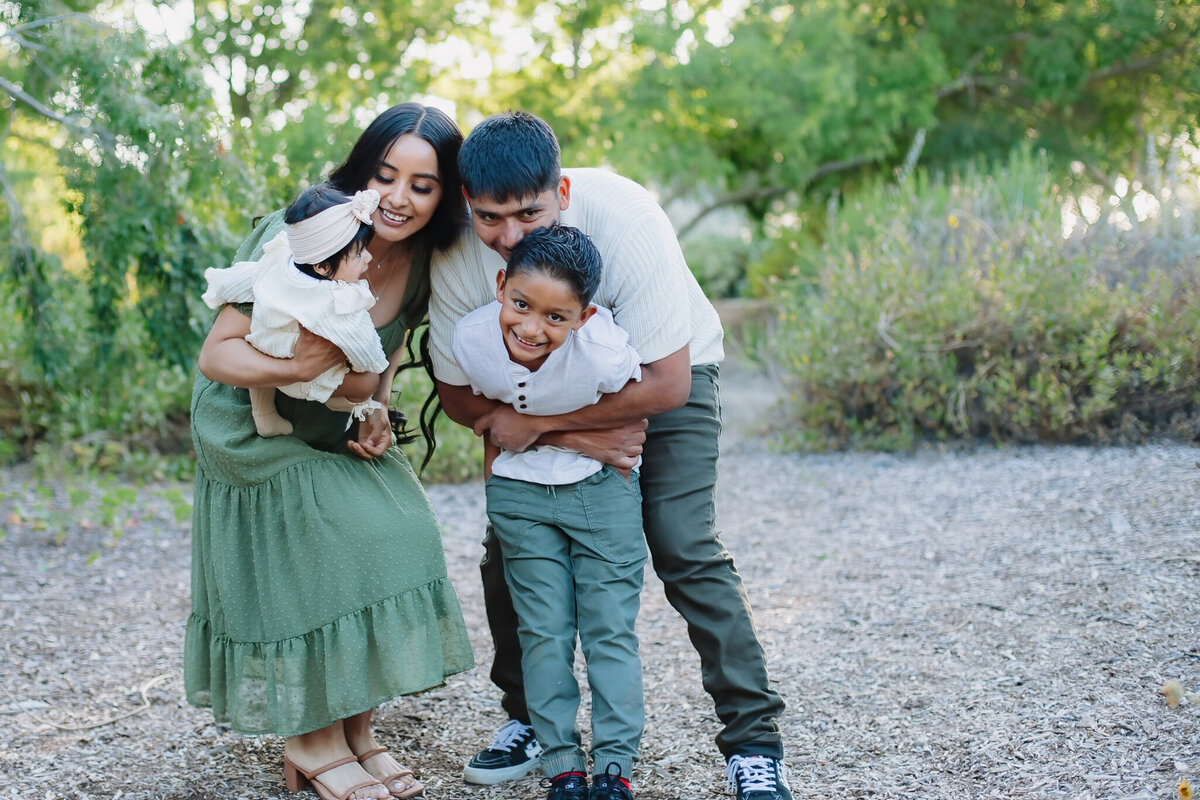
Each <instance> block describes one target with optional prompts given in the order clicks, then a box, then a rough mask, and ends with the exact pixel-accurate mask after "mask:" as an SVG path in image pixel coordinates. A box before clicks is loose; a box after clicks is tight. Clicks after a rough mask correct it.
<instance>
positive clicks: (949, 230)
mask: <svg viewBox="0 0 1200 800" xmlns="http://www.w3.org/2000/svg"><path fill="white" fill-rule="evenodd" d="M1198 37H1200V6H1198V5H1197V4H1195V3H1193V2H1190V0H1065V1H1064V2H1050V1H1043V0H974V1H973V2H963V0H898V1H894V2H866V1H864V2H851V1H850V0H811V1H810V0H797V1H796V2H778V1H777V0H776V1H772V0H763V1H761V2H755V1H753V0H721V1H720V2H717V1H716V0H677V2H670V3H668V2H665V0H634V1H633V2H593V1H592V0H505V2H484V1H483V0H462V2H458V3H441V2H428V0H394V1H393V2H389V3H380V4H370V5H360V4H353V5H352V4H346V3H343V2H341V1H340V0H332V1H331V0H255V1H254V2H243V1H242V0H223V2H210V3H205V2H178V3H156V2H151V1H150V0H138V1H137V2H124V1H122V0H116V1H115V2H105V3H92V2H43V1H42V0H34V1H32V2H22V3H13V2H0V88H2V89H3V91H2V92H0V105H2V112H3V126H4V127H3V137H2V138H0V154H2V156H0V197H2V202H0V229H2V230H3V233H4V237H5V238H6V239H7V241H9V243H10V244H9V247H8V248H7V250H6V252H5V255H4V258H5V259H6V262H7V263H5V264H4V269H3V272H2V274H0V323H2V324H3V329H4V336H2V337H0V463H12V462H15V461H18V460H32V461H33V462H34V464H35V465H38V466H39V468H42V469H46V470H49V471H61V470H63V469H80V470H93V469H95V470H101V471H116V472H123V473H126V474H133V475H139V476H164V475H165V476H168V477H184V476H186V475H187V473H188V470H189V469H190V467H189V459H188V448H189V447H190V439H189V437H188V433H187V401H188V396H189V392H190V386H191V382H192V377H193V374H194V357H195V353H196V352H197V350H198V347H199V343H200V341H201V339H202V337H203V335H204V332H205V330H206V328H207V326H208V324H209V321H210V319H211V314H210V312H208V310H207V309H205V308H204V307H203V305H202V304H201V303H200V300H199V296H200V292H201V289H202V282H203V278H202V274H203V271H204V269H205V268H207V267H209V266H223V265H225V264H227V263H228V261H229V258H230V256H231V254H232V252H233V250H234V248H235V246H236V244H237V242H238V241H239V240H240V239H241V238H242V237H243V236H244V235H245V234H247V233H248V232H249V230H250V226H251V220H252V219H253V218H255V217H257V216H260V215H262V214H265V213H267V212H269V211H271V210H273V209H275V208H278V207H280V206H282V205H284V204H285V203H286V202H288V200H289V199H291V198H292V197H293V196H294V195H295V194H296V192H297V191H299V189H300V188H301V187H302V186H303V185H305V184H307V183H309V182H312V181H315V180H319V179H321V178H322V177H323V176H324V175H325V174H327V173H328V171H329V170H330V168H331V167H332V166H333V165H334V164H335V163H336V162H337V161H339V160H340V158H341V157H343V156H344V154H345V153H346V151H347V149H348V147H349V145H350V143H351V142H352V141H353V140H354V138H355V136H356V135H357V133H358V132H359V131H360V130H361V129H362V127H363V126H364V125H365V124H366V123H367V122H369V121H370V119H372V118H373V117H374V116H375V114H377V113H378V112H379V111H381V110H382V109H384V108H386V107H387V106H389V105H392V104H394V103H397V102H401V101H404V100H408V99H414V98H415V99H421V100H424V101H425V102H428V103H433V104H437V105H440V106H442V107H444V108H445V109H446V110H448V111H450V112H451V113H453V114H454V115H455V116H456V118H457V119H458V120H459V123H460V125H461V126H462V127H463V129H464V131H469V129H470V128H471V126H472V125H473V124H474V123H475V122H477V121H478V120H480V119H482V118H483V117H484V116H486V115H488V114H491V113H495V112H497V111H502V110H507V109H512V108H523V109H527V110H529V111H532V112H534V113H536V114H539V115H541V116H543V117H544V118H546V119H547V120H548V121H550V122H551V124H553V126H554V128H555V130H556V131H557V132H558V134H559V137H560V139H561V141H562V145H563V154H564V163H565V164H567V165H569V166H570V165H597V164H600V165H606V166H609V167H611V168H613V169H615V170H617V171H619V172H622V173H624V174H626V175H628V176H630V177H632V178H634V179H636V180H638V181H640V182H642V183H644V184H645V185H647V186H648V187H650V188H651V189H652V190H653V191H654V192H655V193H656V194H657V195H658V197H659V198H660V200H661V202H662V203H663V205H664V207H665V208H666V209H667V210H668V213H669V214H670V215H671V216H672V219H673V220H674V222H675V223H676V226H677V230H678V232H679V234H680V237H681V241H682V243H683V245H684V249H685V251H686V252H687V254H688V257H689V261H690V263H691V265H692V268H693V270H694V271H695V273H696V275H697V277H698V279H699V280H700V281H701V283H702V285H703V286H704V287H705V289H706V291H708V292H709V294H710V295H711V296H713V297H714V298H718V297H754V298H759V299H760V300H761V301H762V302H763V303H765V304H766V306H767V307H768V308H769V309H770V310H771V314H770V315H769V316H768V319H767V321H766V322H765V323H763V324H762V325H760V326H759V327H758V328H754V329H751V330H749V331H748V332H746V333H745V334H744V336H745V338H746V343H745V347H746V348H747V350H748V352H749V353H750V354H751V356H752V357H755V358H757V359H759V360H760V362H761V363H762V364H763V366H764V367H765V368H767V369H770V370H771V371H772V372H773V373H774V374H775V375H776V376H777V377H778V378H779V379H780V380H781V381H782V383H783V385H784V386H785V387H786V392H787V401H786V406H785V408H784V409H783V410H782V413H781V414H780V415H779V421H778V425H779V428H780V431H781V432H782V433H783V434H784V440H785V441H786V443H787V444H789V445H790V446H793V447H798V448H825V447H831V446H832V447H844V446H853V447H883V448H910V447H913V446H916V445H918V444H920V443H922V442H928V441H955V440H956V441H974V440H977V439H979V438H980V437H983V438H988V439H992V440H996V441H1035V440H1048V441H1063V442H1106V441H1136V440H1139V439H1142V438H1145V437H1148V436H1156V435H1169V436H1176V437H1181V438H1185V439H1189V440H1190V439H1194V438H1195V437H1196V435H1197V432H1198V431H1200V421H1198V420H1200V416H1198V415H1200V388H1198V387H1200V365H1198V359H1200V357H1198V355H1197V346H1196V345H1197V330H1198V323H1200V282H1198V273H1200V266H1198V263H1197V253H1198V252H1200V235H1198V233H1197V227H1196V211H1197V202H1198V201H1197V186H1198V183H1197V175H1198V167H1197V165H1198V163H1200V156H1198V154H1197V149H1196V144H1197V137H1196V131H1197V127H1198V126H1197V122H1198V116H1197V114H1198V111H1200V68H1198V67H1197V64H1198V63H1200V60H1198V59H1197V55H1198V51H1200V38H1198ZM427 390H428V385H427V383H422V381H421V380H420V379H418V378H405V380H404V381H403V386H402V393H401V399H400V401H399V402H400V404H401V406H402V407H404V408H405V410H406V411H408V413H409V416H410V417H413V416H414V415H415V412H416V409H417V407H418V406H419V403H420V400H421V397H422V395H423V394H424V392H426V391H427ZM440 431H441V439H442V442H443V445H442V448H441V449H439V455H438V456H437V457H436V458H435V460H434V462H433V464H432V465H431V468H430V469H429V470H428V471H427V473H426V477H427V478H428V479H431V480H460V479H464V478H467V477H471V476H473V475H474V474H476V473H475V470H476V466H475V464H476V454H475V452H474V443H473V442H472V441H471V437H470V436H469V434H468V433H466V432H465V431H463V430H461V429H456V428H455V426H453V425H452V424H451V423H448V422H445V421H443V423H442V425H441V426H440ZM415 456H416V459H415V460H419V458H420V456H421V453H420V449H419V448H418V451H417V452H416V453H415ZM64 465H65V466H64Z"/></svg>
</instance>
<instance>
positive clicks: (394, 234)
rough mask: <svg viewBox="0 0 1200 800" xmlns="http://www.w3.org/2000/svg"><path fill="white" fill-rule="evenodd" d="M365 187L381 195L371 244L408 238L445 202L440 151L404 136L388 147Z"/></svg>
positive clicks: (375, 214)
mask: <svg viewBox="0 0 1200 800" xmlns="http://www.w3.org/2000/svg"><path fill="white" fill-rule="evenodd" d="M365 188H367V189H374V190H375V191H377V192H379V208H377V209H376V210H375V213H374V214H372V215H371V221H372V222H373V223H374V226H375V239H374V241H373V242H372V243H373V244H374V242H379V241H382V242H385V243H388V244H391V243H394V242H399V241H402V240H404V239H407V238H409V237H410V236H412V235H413V234H415V233H417V232H418V231H420V230H421V229H422V228H424V227H425V226H426V225H428V224H429V220H431V219H432V218H433V214H434V212H435V211H436V210H437V206H438V201H440V200H441V199H442V182H441V175H440V174H439V173H438V162H437V152H436V151H435V150H434V149H433V145H431V144H430V143H429V142H427V141H425V140H424V139H422V138H420V137H419V136H413V135H412V134H405V135H404V136H401V137H400V138H399V139H397V140H396V141H395V142H393V143H392V146H391V147H390V148H388V152H387V155H385V156H384V158H383V163H382V164H380V166H379V169H378V170H377V171H376V174H375V176H374V177H372V178H371V179H370V180H369V181H367V185H366V187H365Z"/></svg>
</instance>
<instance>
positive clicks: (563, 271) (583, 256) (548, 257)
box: [506, 225, 600, 308]
mask: <svg viewBox="0 0 1200 800" xmlns="http://www.w3.org/2000/svg"><path fill="white" fill-rule="evenodd" d="M523 272H537V273H541V274H543V275H547V276H549V277H551V278H555V279H557V280H560V281H565V282H566V284H567V285H568V286H570V287H571V291H572V292H574V293H575V296H576V297H578V298H579V303H580V305H582V306H583V307H584V308H587V307H588V303H590V302H592V296H593V295H595V294H596V289H597V288H598V287H599V286H600V251H599V250H597V249H596V245H594V244H592V240H591V239H589V238H588V236H587V234H585V233H584V232H583V231H581V230H579V229H578V228H572V227H571V226H570V225H551V226H550V227H549V228H538V229H537V230H535V231H531V232H530V233H529V234H527V235H526V236H525V238H524V239H522V240H521V241H519V242H517V244H516V246H515V247H513V249H512V255H510V256H509V257H508V269H507V270H506V277H508V278H511V277H512V276H514V275H520V274H521V273H523Z"/></svg>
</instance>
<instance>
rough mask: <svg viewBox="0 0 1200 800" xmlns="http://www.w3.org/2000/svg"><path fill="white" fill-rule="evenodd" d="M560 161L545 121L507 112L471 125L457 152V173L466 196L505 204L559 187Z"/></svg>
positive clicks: (557, 150) (555, 143)
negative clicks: (486, 198) (489, 199)
mask: <svg viewBox="0 0 1200 800" xmlns="http://www.w3.org/2000/svg"><path fill="white" fill-rule="evenodd" d="M560 158H561V153H560V151H559V147H558V139H557V137H555V135H554V130H553V129H551V127H550V126H549V125H547V124H546V122H545V121H544V120H542V119H539V118H538V117H535V116H534V115H533V114H530V113H528V112H526V111H510V112H507V113H504V114H496V115H495V116H491V117H488V118H487V119H485V120H484V121H483V122H481V123H479V124H478V125H476V126H475V128H474V129H473V130H472V131H471V133H470V135H469V136H467V138H466V141H464V142H463V145H462V148H461V149H460V150H459V152H458V171H459V173H460V174H461V177H462V185H463V188H464V189H466V190H467V196H468V197H489V198H491V199H492V200H495V201H496V202H498V203H505V202H508V200H509V199H510V198H513V197H515V198H525V197H531V196H533V195H538V194H541V193H542V192H545V191H547V190H548V189H553V188H554V187H556V186H558V181H559V178H560V177H562V165H561V163H560Z"/></svg>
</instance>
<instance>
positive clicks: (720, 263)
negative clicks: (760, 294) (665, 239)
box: [682, 234, 761, 300]
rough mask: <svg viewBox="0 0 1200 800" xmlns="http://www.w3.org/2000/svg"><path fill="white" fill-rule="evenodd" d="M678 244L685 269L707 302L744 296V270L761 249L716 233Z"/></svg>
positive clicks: (743, 240) (741, 240)
mask: <svg viewBox="0 0 1200 800" xmlns="http://www.w3.org/2000/svg"><path fill="white" fill-rule="evenodd" d="M682 245H683V252H684V256H685V257H686V259H687V265H688V267H689V268H691V270H692V274H693V275H695V276H696V281H697V282H698V283H699V284H700V288H702V289H703V290H704V293H705V294H706V295H707V296H708V297H709V298H710V299H713V300H716V299H719V298H727V297H741V296H742V295H744V294H746V291H747V289H748V288H749V283H748V274H749V273H748V270H749V268H750V264H752V263H753V262H754V261H755V259H756V258H757V257H758V251H759V250H760V249H761V247H759V246H756V245H755V243H754V242H751V241H747V240H745V239H743V238H741V237H737V236H725V235H718V234H699V235H697V236H694V237H691V238H688V239H685V240H684V241H683V242H682Z"/></svg>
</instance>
